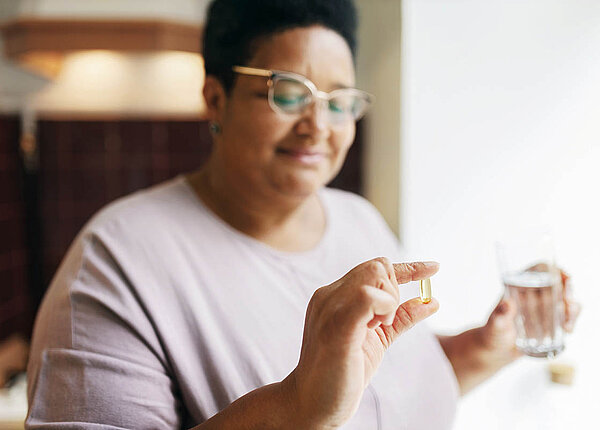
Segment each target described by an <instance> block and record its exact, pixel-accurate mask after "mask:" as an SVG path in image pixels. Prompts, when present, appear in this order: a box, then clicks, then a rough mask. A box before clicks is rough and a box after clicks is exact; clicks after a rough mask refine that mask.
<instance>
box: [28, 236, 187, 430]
mask: <svg viewBox="0 0 600 430" xmlns="http://www.w3.org/2000/svg"><path fill="white" fill-rule="evenodd" d="M79 240H80V243H79V244H78V245H77V246H74V247H73V249H72V250H71V251H70V252H69V255H68V256H67V258H66V260H65V262H64V263H63V266H64V267H61V270H59V272H58V274H57V276H56V278H55V279H54V281H53V283H52V285H51V287H50V289H49V291H48V294H47V296H46V297H45V299H44V302H43V304H42V307H41V309H40V313H39V315H38V319H37V321H36V327H35V329H34V334H33V340H32V349H31V357H30V364H29V369H28V378H29V381H28V385H29V392H28V396H29V414H28V418H27V420H26V428H28V429H38V428H78V429H82V428H83V429H87V428H90V429H96V428H127V429H172V428H178V427H179V426H180V422H181V418H180V416H179V403H180V402H179V400H178V398H177V395H176V392H177V390H176V387H175V383H174V382H173V380H172V378H171V377H170V376H169V373H170V372H169V368H168V363H167V360H166V358H165V357H164V354H163V353H162V350H161V345H160V341H159V339H158V338H157V335H156V333H155V331H154V329H153V325H152V321H151V320H150V318H149V317H148V316H147V315H146V312H145V310H144V305H143V303H141V302H140V300H139V297H138V295H137V294H136V292H135V290H134V288H133V287H132V286H131V285H130V284H129V282H128V279H127V276H126V275H125V272H124V271H123V270H122V268H121V267H119V265H118V264H117V263H116V262H115V261H114V259H113V258H112V256H111V253H110V252H109V251H108V250H107V249H106V248H105V246H104V245H103V244H102V242H101V241H100V240H99V239H98V238H96V237H93V236H92V237H90V238H87V239H79ZM81 242H83V244H82V243H81Z"/></svg>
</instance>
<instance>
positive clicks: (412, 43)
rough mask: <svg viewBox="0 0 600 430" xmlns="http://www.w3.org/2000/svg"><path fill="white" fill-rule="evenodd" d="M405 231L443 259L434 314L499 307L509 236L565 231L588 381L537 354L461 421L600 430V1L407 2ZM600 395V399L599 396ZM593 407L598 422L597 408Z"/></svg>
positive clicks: (478, 319) (472, 399)
mask: <svg viewBox="0 0 600 430" xmlns="http://www.w3.org/2000/svg"><path fill="white" fill-rule="evenodd" d="M402 12H403V20H402V24H403V48H404V49H403V71H402V76H403V81H402V88H403V93H404V97H403V115H402V124H403V128H402V130H403V134H402V165H401V170H402V173H403V180H402V190H401V193H402V195H403V199H402V205H401V210H402V219H403V221H404V222H403V224H402V228H401V236H402V238H403V241H404V244H405V245H406V246H407V247H408V248H409V249H410V250H412V251H413V252H414V254H415V255H417V256H420V257H424V258H434V259H436V260H438V261H440V262H441V264H442V268H441V270H440V272H439V274H438V275H436V276H435V277H434V279H433V287H434V295H436V296H437V297H438V299H439V301H440V302H441V310H440V311H439V312H438V314H437V315H435V316H434V317H433V318H432V319H431V324H432V326H433V327H434V328H436V329H438V330H439V331H443V332H449V333H452V332H457V331H458V330H460V329H463V328H465V327H468V326H472V325H478V324H481V323H483V322H484V321H485V318H486V317H487V315H488V313H489V311H490V310H491V308H492V307H493V306H494V304H495V303H496V301H497V299H498V298H499V296H500V294H501V293H502V287H501V284H500V282H499V279H498V273H497V270H496V265H495V256H494V252H493V243H494V241H495V240H496V239H501V238H502V237H503V236H504V235H505V234H508V233H515V232H516V233H518V232H520V231H524V230H531V229H544V228H546V229H551V230H553V231H554V233H555V242H556V247H557V254H558V259H559V262H560V263H561V264H562V265H563V266H564V267H565V268H566V269H567V271H568V272H570V273H571V274H572V278H573V285H574V288H575V293H576V296H577V297H578V298H579V299H580V300H581V301H582V302H583V304H584V311H583V313H582V315H581V318H580V321H579V325H578V327H577V330H576V332H575V333H574V334H573V335H572V336H571V338H569V339H568V345H567V348H568V349H567V352H566V353H565V354H564V357H565V358H563V359H569V360H570V361H571V362H573V363H574V364H575V366H576V372H577V374H576V380H575V384H574V385H573V386H572V387H562V386H556V385H552V384H550V383H549V382H548V378H547V374H546V370H547V369H546V365H547V363H546V362H545V361H544V360H539V359H524V360H523V361H521V362H519V363H517V364H515V365H513V366H512V367H510V368H508V369H506V370H505V371H503V372H502V373H501V374H500V375H499V376H498V377H497V378H494V379H493V380H492V381H491V382H490V383H488V384H486V385H485V386H483V387H481V388H479V389H477V390H475V391H474V392H473V393H472V394H470V395H468V396H467V397H466V398H465V399H464V400H463V402H462V405H461V408H460V412H459V416H458V422H457V423H456V428H457V429H461V430H463V429H481V428H485V429H521V428H528V429H564V428H566V427H567V425H568V426H569V428H590V427H589V426H590V425H591V424H589V423H590V422H596V421H597V420H596V413H595V410H594V408H593V405H594V403H592V402H593V400H592V396H591V395H592V393H595V392H596V391H597V384H598V382H600V371H599V370H598V366H597V365H596V364H595V363H593V361H595V360H596V358H595V357H596V354H598V353H599V352H600V347H599V342H598V334H597V327H600V312H598V311H597V309H596V306H597V303H600V288H598V285H597V278H596V277H595V274H596V273H595V272H596V267H597V265H598V264H599V261H600V245H599V242H600V228H599V222H600V204H599V200H600V199H599V192H598V188H599V185H600V168H599V166H600V120H599V118H600V2H598V1H596V0H520V1H504V0H503V1H500V0H493V1H492V0H489V1H480V0H461V1H447V0H444V1H442V0H404V2H403V9H402ZM588 394H589V395H590V397H589V398H588V397H587V395H588ZM591 420H593V421H591Z"/></svg>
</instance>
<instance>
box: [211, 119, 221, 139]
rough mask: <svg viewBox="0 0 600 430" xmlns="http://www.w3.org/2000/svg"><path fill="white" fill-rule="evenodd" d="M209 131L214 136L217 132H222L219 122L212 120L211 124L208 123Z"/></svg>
mask: <svg viewBox="0 0 600 430" xmlns="http://www.w3.org/2000/svg"><path fill="white" fill-rule="evenodd" d="M208 131H209V132H210V134H212V135H213V136H216V135H217V134H221V126H220V125H219V123H217V122H212V121H211V122H210V124H208Z"/></svg>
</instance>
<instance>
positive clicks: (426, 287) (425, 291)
mask: <svg viewBox="0 0 600 430" xmlns="http://www.w3.org/2000/svg"><path fill="white" fill-rule="evenodd" d="M420 292H421V303H429V302H430V301H431V279H429V278H427V279H421V288H420Z"/></svg>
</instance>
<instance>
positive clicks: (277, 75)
mask: <svg viewBox="0 0 600 430" xmlns="http://www.w3.org/2000/svg"><path fill="white" fill-rule="evenodd" d="M232 70H233V71H234V72H235V73H239V74H242V75H249V76H262V77H266V78H268V81H267V85H268V87H269V92H268V101H269V105H270V106H271V109H273V110H274V111H275V112H280V113H283V114H285V115H294V114H300V113H302V112H303V111H304V109H306V107H307V106H310V105H311V104H312V103H316V102H318V101H322V102H327V103H329V101H330V100H331V99H333V98H335V97H337V96H339V95H340V94H351V95H353V96H354V97H356V98H358V99H361V100H362V101H363V102H364V103H365V107H364V108H363V109H361V111H360V112H359V114H358V115H354V114H353V113H352V112H350V114H351V117H352V119H353V121H358V120H359V119H360V118H362V117H363V116H364V115H365V113H366V112H367V111H368V109H369V107H370V106H371V105H372V104H373V102H374V101H375V96H374V95H372V94H370V93H368V92H366V91H363V90H360V89H358V88H353V87H350V88H336V89H335V90H332V91H330V92H325V91H321V90H319V89H318V88H317V87H316V85H315V84H314V83H313V82H312V81H311V80H310V79H308V78H307V77H306V76H303V75H300V74H298V73H294V72H288V71H283V70H270V69H260V68H255V67H246V66H233V68H232ZM282 79H289V80H292V81H295V82H298V83H300V84H302V85H304V86H305V87H306V88H308V90H309V91H310V94H311V97H312V100H311V101H310V102H309V103H306V104H304V105H303V106H302V107H301V110H300V111H299V112H297V113H296V112H293V113H291V112H287V111H286V110H284V109H283V108H281V107H280V106H278V105H277V103H276V102H275V100H274V87H275V84H276V83H277V82H278V81H280V80H282Z"/></svg>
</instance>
